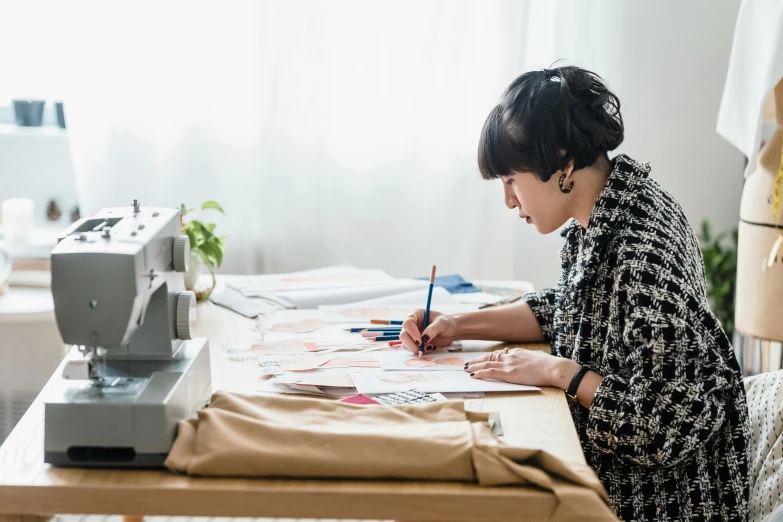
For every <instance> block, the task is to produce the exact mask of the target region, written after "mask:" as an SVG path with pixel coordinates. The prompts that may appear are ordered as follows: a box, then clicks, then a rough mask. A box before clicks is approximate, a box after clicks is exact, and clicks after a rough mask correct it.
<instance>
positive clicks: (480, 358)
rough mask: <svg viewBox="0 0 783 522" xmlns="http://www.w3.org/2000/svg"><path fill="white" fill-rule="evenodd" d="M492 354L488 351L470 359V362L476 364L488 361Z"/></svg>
mask: <svg viewBox="0 0 783 522" xmlns="http://www.w3.org/2000/svg"><path fill="white" fill-rule="evenodd" d="M491 355H492V354H491V353H488V354H486V355H482V356H481V357H476V358H475V359H471V360H470V361H468V364H475V363H480V362H484V361H488V360H489V358H490V356H491Z"/></svg>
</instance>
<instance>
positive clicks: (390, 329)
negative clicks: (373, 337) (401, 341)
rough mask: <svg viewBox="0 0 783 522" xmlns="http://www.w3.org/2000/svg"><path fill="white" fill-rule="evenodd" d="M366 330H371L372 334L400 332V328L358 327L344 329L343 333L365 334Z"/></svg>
mask: <svg viewBox="0 0 783 522" xmlns="http://www.w3.org/2000/svg"><path fill="white" fill-rule="evenodd" d="M367 330H372V331H373V332H387V331H388V332H391V331H400V330H402V327H401V326H359V327H357V328H346V329H345V330H344V331H346V332H352V333H356V332H366V331H367Z"/></svg>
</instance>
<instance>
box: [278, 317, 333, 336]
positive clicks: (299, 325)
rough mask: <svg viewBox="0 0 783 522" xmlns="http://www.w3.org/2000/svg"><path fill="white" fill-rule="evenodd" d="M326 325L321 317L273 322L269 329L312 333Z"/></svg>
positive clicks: (282, 331) (280, 331) (279, 331)
mask: <svg viewBox="0 0 783 522" xmlns="http://www.w3.org/2000/svg"><path fill="white" fill-rule="evenodd" d="M324 326H326V323H325V322H323V321H322V320H320V319H316V318H313V319H302V320H299V321H288V322H284V323H277V324H273V325H272V326H271V327H270V328H269V330H270V331H272V332H277V333H294V334H297V333H310V332H314V331H316V330H320V329H321V328H323V327H324Z"/></svg>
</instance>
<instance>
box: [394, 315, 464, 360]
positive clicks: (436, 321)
mask: <svg viewBox="0 0 783 522" xmlns="http://www.w3.org/2000/svg"><path fill="white" fill-rule="evenodd" d="M423 323H424V310H416V311H414V312H411V313H410V314H409V315H408V317H407V318H406V319H405V322H404V323H402V332H401V333H400V341H402V346H403V348H405V349H406V350H408V351H409V352H411V353H419V346H421V345H422V344H424V351H425V352H432V351H433V350H435V348H440V347H442V346H449V345H450V344H451V343H453V342H454V341H456V340H457V318H456V317H454V316H453V315H446V314H442V313H440V312H434V311H430V324H429V326H428V327H427V328H426V329H424V331H423V332H422V331H421V329H422V325H423Z"/></svg>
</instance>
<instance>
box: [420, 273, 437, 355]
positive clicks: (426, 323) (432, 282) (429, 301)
mask: <svg viewBox="0 0 783 522" xmlns="http://www.w3.org/2000/svg"><path fill="white" fill-rule="evenodd" d="M435 268H436V267H435V265H432V273H431V274H430V291H429V293H427V307H426V308H425V309H424V321H423V322H422V327H421V331H422V333H423V332H424V330H426V329H427V327H428V326H429V325H430V305H431V304H432V287H433V286H434V285H435ZM423 354H424V343H421V344H420V345H419V359H421V356H422V355H423Z"/></svg>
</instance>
